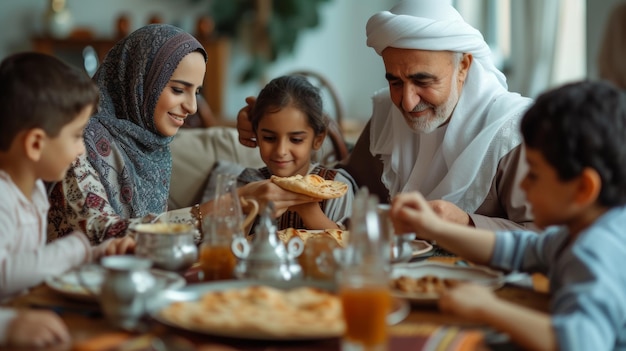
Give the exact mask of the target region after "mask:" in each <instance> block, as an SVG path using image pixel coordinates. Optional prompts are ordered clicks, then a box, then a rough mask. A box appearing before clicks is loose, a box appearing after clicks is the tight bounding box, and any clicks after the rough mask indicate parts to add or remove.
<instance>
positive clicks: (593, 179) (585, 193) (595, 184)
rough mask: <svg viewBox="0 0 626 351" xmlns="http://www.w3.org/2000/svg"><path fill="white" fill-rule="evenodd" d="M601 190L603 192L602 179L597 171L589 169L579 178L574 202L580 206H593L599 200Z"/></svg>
mask: <svg viewBox="0 0 626 351" xmlns="http://www.w3.org/2000/svg"><path fill="white" fill-rule="evenodd" d="M600 190H602V178H600V175H599V174H598V172H597V171H596V170H595V169H593V168H589V167H587V168H585V169H583V171H582V173H581V175H580V176H579V182H578V188H577V189H576V195H575V196H574V201H575V202H576V203H577V204H579V205H588V204H592V203H594V202H596V201H597V200H598V196H599V195H600Z"/></svg>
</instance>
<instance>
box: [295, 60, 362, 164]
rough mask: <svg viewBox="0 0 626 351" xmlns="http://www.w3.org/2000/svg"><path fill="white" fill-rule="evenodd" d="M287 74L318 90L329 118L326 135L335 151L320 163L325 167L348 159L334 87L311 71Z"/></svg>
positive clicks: (341, 117) (341, 114) (339, 102)
mask: <svg viewBox="0 0 626 351" xmlns="http://www.w3.org/2000/svg"><path fill="white" fill-rule="evenodd" d="M289 74H290V75H301V76H304V77H306V78H307V79H308V80H309V81H310V82H311V84H313V85H314V86H316V87H317V88H319V89H320V94H321V96H322V101H323V103H324V110H325V111H326V114H327V115H328V117H329V118H328V119H329V123H328V134H327V135H328V138H329V139H330V141H331V143H332V145H333V148H334V150H335V152H334V155H333V154H328V155H326V158H325V159H324V160H322V162H321V163H323V164H327V165H328V164H333V163H336V162H339V161H341V160H343V159H345V158H346V157H348V155H349V154H350V145H348V143H347V142H346V140H345V137H344V135H343V129H342V126H343V106H342V104H341V101H340V100H339V95H338V94H337V91H336V89H335V87H334V86H333V85H332V84H331V83H330V81H328V80H327V79H326V78H324V77H323V76H322V75H321V74H319V73H316V72H313V71H309V70H299V71H294V72H291V73H289Z"/></svg>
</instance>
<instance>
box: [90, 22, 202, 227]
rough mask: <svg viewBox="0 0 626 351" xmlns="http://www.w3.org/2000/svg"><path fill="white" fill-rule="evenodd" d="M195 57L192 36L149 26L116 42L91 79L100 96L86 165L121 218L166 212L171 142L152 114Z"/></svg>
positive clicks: (198, 48)
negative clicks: (179, 68) (187, 61)
mask: <svg viewBox="0 0 626 351" xmlns="http://www.w3.org/2000/svg"><path fill="white" fill-rule="evenodd" d="M194 51H198V52H200V53H202V54H203V55H204V57H205V60H206V58H207V54H206V51H205V50H204V48H203V47H202V45H201V44H200V43H199V42H198V41H197V40H196V39H195V38H194V37H193V36H191V35H190V34H188V33H186V32H184V31H183V30H181V29H179V28H177V27H174V26H171V25H167V24H153V25H148V26H145V27H142V28H140V29H138V30H136V31H135V32H133V33H131V34H130V35H129V36H127V37H126V38H124V39H122V40H120V41H119V42H118V43H117V44H116V45H115V46H114V47H113V48H112V49H111V50H110V51H109V52H108V53H107V55H106V57H105V58H104V60H103V62H102V65H101V66H100V67H99V68H98V71H97V72H96V74H95V75H94V78H93V79H94V80H95V82H96V84H97V85H98V86H99V88H100V92H101V93H100V94H101V95H100V105H99V106H98V112H97V113H96V114H95V115H94V116H93V117H92V118H91V119H90V121H89V123H88V124H87V127H86V128H85V146H86V149H87V152H86V154H87V159H88V160H89V162H90V163H91V165H92V166H93V167H94V168H95V169H96V171H97V172H98V174H99V176H100V181H101V183H102V185H103V186H104V188H105V189H106V192H107V196H108V199H109V201H110V204H111V206H112V207H113V209H114V210H115V211H116V212H117V214H118V215H120V216H122V217H124V218H135V217H142V216H145V215H146V214H149V213H161V212H163V211H165V210H166V208H167V198H168V194H169V185H170V178H171V173H172V157H171V153H170V147H169V144H170V142H171V141H172V139H173V137H165V136H162V135H161V134H160V133H159V132H158V131H157V129H156V126H155V124H154V111H155V108H156V105H157V101H158V99H159V96H160V94H161V92H162V91H163V89H164V88H165V86H166V84H167V83H168V81H169V80H170V78H171V77H172V74H173V73H174V71H175V70H176V67H177V66H178V64H179V63H180V61H181V60H182V59H183V58H184V57H185V56H186V55H188V54H189V53H191V52H194Z"/></svg>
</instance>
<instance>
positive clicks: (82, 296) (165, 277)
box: [45, 265, 185, 301]
mask: <svg viewBox="0 0 626 351" xmlns="http://www.w3.org/2000/svg"><path fill="white" fill-rule="evenodd" d="M79 272H80V274H81V276H82V280H83V282H84V284H86V285H87V287H88V288H89V289H90V290H92V291H93V292H96V293H97V292H99V291H100V285H102V282H103V281H104V272H105V271H104V268H102V267H101V266H98V265H89V266H84V267H82V268H79V269H73V270H71V271H68V272H66V273H64V274H61V275H58V276H53V277H48V278H46V280H45V283H46V285H48V287H50V289H52V290H54V291H56V292H58V293H60V294H62V295H64V296H66V297H70V298H74V299H78V300H85V301H96V297H95V296H94V295H92V294H91V293H89V291H87V289H86V288H85V287H84V286H83V285H81V282H80V280H79V278H78V274H79ZM150 273H152V275H153V276H154V277H155V278H156V281H157V284H158V286H159V287H160V288H161V289H177V288H182V287H183V286H185V278H183V277H182V276H181V275H179V274H177V273H174V272H168V271H164V270H160V269H151V270H150Z"/></svg>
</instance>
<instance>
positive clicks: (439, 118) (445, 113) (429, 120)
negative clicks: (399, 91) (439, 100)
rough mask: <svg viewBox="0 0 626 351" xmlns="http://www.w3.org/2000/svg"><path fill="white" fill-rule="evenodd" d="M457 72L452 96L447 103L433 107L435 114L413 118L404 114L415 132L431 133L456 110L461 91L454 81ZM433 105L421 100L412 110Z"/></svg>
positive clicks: (407, 122)
mask: <svg viewBox="0 0 626 351" xmlns="http://www.w3.org/2000/svg"><path fill="white" fill-rule="evenodd" d="M456 76H457V75H456V74H454V77H452V83H453V85H452V89H451V90H450V96H448V100H446V102H445V103H443V104H441V105H439V106H437V107H435V108H434V109H433V111H434V113H435V115H434V116H432V117H431V116H428V117H419V118H413V117H411V116H408V115H407V114H404V121H405V122H406V124H407V125H408V126H409V128H411V130H412V131H414V132H415V133H424V134H429V133H432V132H433V131H435V129H437V128H439V127H440V126H442V125H443V124H444V123H446V122H447V121H448V119H449V118H450V116H451V115H452V111H454V107H455V106H456V103H457V102H458V101H459V91H458V90H457V89H456V86H455V85H454V82H455V81H456ZM429 107H432V105H431V104H429V103H426V102H425V101H420V103H419V104H417V106H415V107H414V108H413V111H411V112H418V111H423V110H424V109H426V108H429Z"/></svg>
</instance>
